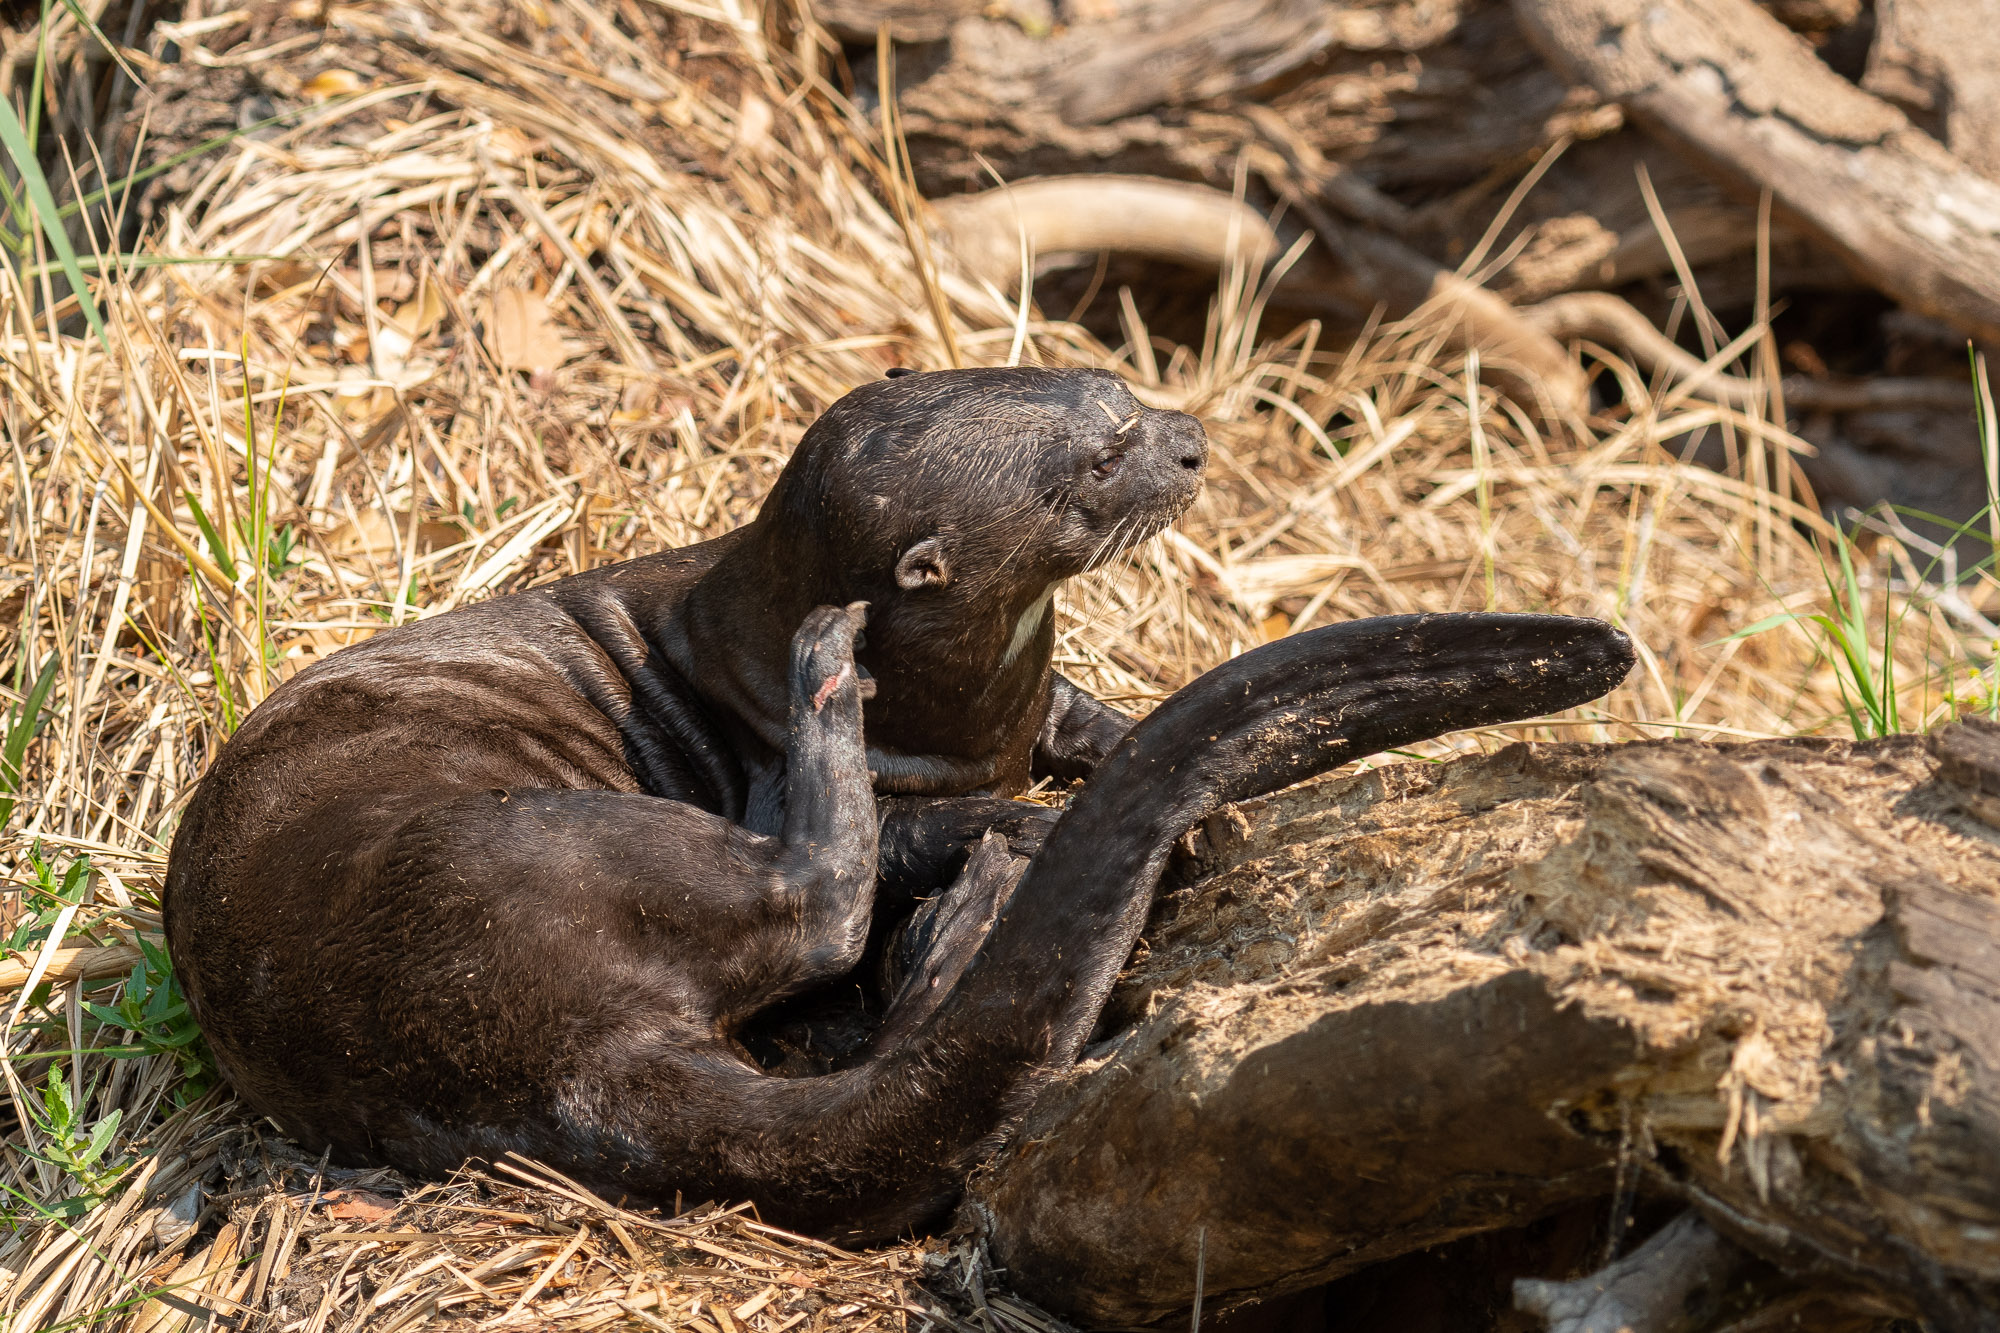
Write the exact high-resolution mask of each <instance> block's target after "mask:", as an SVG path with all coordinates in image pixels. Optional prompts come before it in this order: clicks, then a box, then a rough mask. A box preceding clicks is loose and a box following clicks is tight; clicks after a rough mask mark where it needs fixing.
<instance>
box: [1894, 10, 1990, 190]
mask: <svg viewBox="0 0 2000 1333" xmlns="http://www.w3.org/2000/svg"><path fill="white" fill-rule="evenodd" d="M1861 86H1862V87H1864V88H1866V89H1867V90H1868V91H1869V92H1871V93H1874V94H1876V95H1877V96H1878V97H1883V98H1886V99H1888V100H1889V101H1891V102H1894V103H1895V104H1896V105H1897V106H1899V107H1901V108H1902V109H1903V111H1904V112H1905V113H1907V114H1908V115H1909V116H1910V118H1911V119H1912V120H1914V121H1915V122H1916V123H1917V124H1918V125H1920V126H1922V127H1923V128H1924V129H1926V130H1929V131H1930V132H1931V133H1932V134H1933V135H1935V136H1936V137H1937V138H1938V139H1939V140H1940V141H1941V142H1943V143H1944V145H1945V146H1946V147H1947V148H1949V149H1951V151H1952V154H1953V156H1955V157H1958V158H1960V159H1962V160H1963V161H1964V162H1965V163H1966V165H1968V166H1970V167H1973V168H1975V169H1977V170H1979V171H1982V172H1984V173H1986V175H1987V176H1989V177H1991V178H1992V179H1994V180H2000V26H1996V25H1995V24H1994V22H1993V14H1992V12H1991V11H1990V10H1987V9H1985V8H1984V7H1982V6H1980V5H1976V4H1966V3H1965V0H1876V3H1875V42H1874V45H1873V46H1872V48H1871V49H1870V50H1869V53H1868V70H1867V72H1866V73H1865V74H1863V75H1862V78H1861Z"/></svg>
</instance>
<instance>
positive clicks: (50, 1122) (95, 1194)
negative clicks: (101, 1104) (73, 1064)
mask: <svg viewBox="0 0 2000 1333" xmlns="http://www.w3.org/2000/svg"><path fill="white" fill-rule="evenodd" d="M95 1090H96V1089H95V1085H93V1086H92V1088H91V1089H89V1090H88V1091H86V1092H85V1093H84V1095H83V1097H82V1098H81V1099H72V1097H71V1094H70V1087H69V1079H68V1078H67V1077H66V1076H65V1074H64V1072H63V1070H62V1068H61V1067H60V1066H58V1067H56V1068H53V1069H51V1070H49V1074H48V1078H47V1079H46V1080H44V1082H43V1083H42V1095H41V1097H40V1098H39V1099H36V1098H32V1097H31V1098H29V1099H27V1101H26V1107H27V1112H28V1118H29V1119H30V1120H32V1121H34V1123H35V1128H36V1129H37V1130H39V1131H40V1132H41V1133H40V1137H41V1140H42V1145H41V1147H40V1148H39V1149H30V1148H25V1147H22V1148H20V1149H19V1151H21V1152H23V1153H25V1154H26V1155H27V1156H29V1157H32V1158H33V1159H34V1160H36V1161H38V1162H45V1163H47V1164H48V1165H50V1166H53V1167H55V1168H57V1169H58V1170H60V1171H61V1172H62V1173H63V1174H64V1175H66V1176H68V1177H69V1179H70V1181H71V1182H72V1183H73V1184H74V1185H75V1187H76V1189H77V1193H75V1194H73V1195H71V1196H70V1197H69V1198H67V1199H64V1200H63V1201H62V1202H60V1203H58V1204H56V1205H55V1206H54V1207H53V1208H48V1209H45V1210H44V1211H47V1212H52V1213H54V1214H55V1215H56V1216H58V1217H75V1216H77V1215H79V1214H81V1213H85V1212H88V1211H89V1210H90V1209H92V1208H95V1207H96V1206H97V1205H98V1204H99V1203H102V1202H103V1201H104V1198H105V1196H106V1195H107V1194H109V1193H110V1192H111V1191H112V1189H113V1188H115V1187H116V1185H117V1184H118V1181H119V1178H120V1177H122V1176H123V1175H124V1174H125V1172H126V1170H127V1169H128V1168H130V1167H131V1165H132V1159H131V1157H130V1156H129V1155H126V1154H123V1153H113V1152H112V1151H111V1145H112V1143H113V1142H114V1141H115V1140H116V1139H117V1136H118V1126H119V1125H120V1124H121V1123H123V1121H124V1118H125V1113H124V1112H123V1111H119V1110H114V1111H112V1112H111V1114H109V1115H107V1116H105V1117H103V1118H102V1119H100V1120H98V1121H97V1122H96V1123H95V1124H91V1125H85V1124H84V1123H83V1120H82V1108H83V1107H85V1106H88V1105H89V1104H90V1097H91V1094H92V1093H93V1092H95ZM79 1101H80V1102H81V1105H79Z"/></svg>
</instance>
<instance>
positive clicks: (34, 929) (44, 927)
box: [0, 843, 91, 953]
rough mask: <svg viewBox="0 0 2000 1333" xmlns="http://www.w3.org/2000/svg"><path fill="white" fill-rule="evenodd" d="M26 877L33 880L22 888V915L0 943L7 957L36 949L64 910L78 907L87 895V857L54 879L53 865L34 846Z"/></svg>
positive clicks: (75, 862) (88, 881)
mask: <svg viewBox="0 0 2000 1333" xmlns="http://www.w3.org/2000/svg"><path fill="white" fill-rule="evenodd" d="M28 873H29V874H31V875H32V876H34V878H33V879H32V880H31V881H29V883H28V884H27V885H25V886H24V887H25V892H24V893H22V895H21V915H20V917H19V918H18V919H16V920H15V922H14V928H13V929H12V930H11V931H9V932H8V933H7V938H6V939H5V940H4V941H0V949H4V950H5V951H6V952H8V953H21V952H24V951H26V950H29V949H33V948H37V947H39V946H40V945H41V944H42V943H43V942H44V941H46V940H47V939H48V937H49V932H50V931H51V930H53V929H55V923H56V918H57V917H59V916H61V915H62V914H63V911H64V910H65V909H66V908H71V907H75V906H78V905H79V904H81V903H82V902H83V896H84V894H86V893H88V892H89V891H90V874H91V865H90V857H89V855H88V854H86V855H83V856H79V857H77V858H76V859H75V860H73V861H71V862H70V863H69V865H68V867H67V868H66V869H64V871H63V872H62V876H61V878H57V876H56V868H55V866H54V864H53V863H51V862H50V861H49V860H48V859H47V858H46V857H44V856H43V855H42V847H41V844H40V843H36V844H35V845H34V846H33V847H31V848H29V849H28Z"/></svg>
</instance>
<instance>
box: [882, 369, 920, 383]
mask: <svg viewBox="0 0 2000 1333" xmlns="http://www.w3.org/2000/svg"><path fill="white" fill-rule="evenodd" d="M916 373H917V372H916V371H914V370H912V369H911V368H910V367H908V366H890V367H889V368H888V369H887V370H885V371H883V372H882V378H883V379H885V380H899V379H901V378H903V376H905V375H914V374H916Z"/></svg>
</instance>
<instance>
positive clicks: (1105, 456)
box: [1090, 449, 1125, 477]
mask: <svg viewBox="0 0 2000 1333" xmlns="http://www.w3.org/2000/svg"><path fill="white" fill-rule="evenodd" d="M1124 461H1125V451H1124V450H1123V449H1106V450H1105V451H1104V452H1103V453H1101V454H1099V455H1098V456H1097V462H1095V463H1093V464H1092V465H1091V468H1090V472H1091V475H1092V476H1096V477H1108V476H1110V475H1111V474H1112V473H1114V472H1116V471H1117V470H1118V465H1119V464H1120V463H1122V462H1124Z"/></svg>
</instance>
